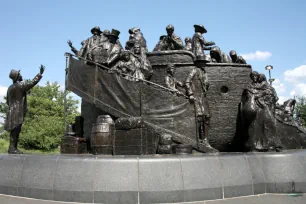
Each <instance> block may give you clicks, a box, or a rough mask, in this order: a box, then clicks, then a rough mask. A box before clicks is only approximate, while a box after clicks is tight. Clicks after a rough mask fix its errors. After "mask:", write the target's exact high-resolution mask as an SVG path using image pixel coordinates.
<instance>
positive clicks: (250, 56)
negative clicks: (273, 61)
mask: <svg viewBox="0 0 306 204" xmlns="http://www.w3.org/2000/svg"><path fill="white" fill-rule="evenodd" d="M241 56H242V57H243V58H244V59H246V60H266V59H268V58H270V57H271V56H272V53H271V52H267V51H263V52H262V51H259V50H257V51H256V52H255V53H254V52H251V53H247V54H242V55H241Z"/></svg>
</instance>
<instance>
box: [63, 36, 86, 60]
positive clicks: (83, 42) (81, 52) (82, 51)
mask: <svg viewBox="0 0 306 204" xmlns="http://www.w3.org/2000/svg"><path fill="white" fill-rule="evenodd" d="M67 43H68V45H69V47H70V48H71V51H72V52H73V53H74V54H75V55H77V56H80V57H83V56H81V55H82V54H83V53H84V48H85V46H86V40H83V41H82V42H81V45H82V47H81V49H80V51H78V50H77V49H76V48H75V47H74V46H73V45H72V42H71V41H70V40H68V41H67Z"/></svg>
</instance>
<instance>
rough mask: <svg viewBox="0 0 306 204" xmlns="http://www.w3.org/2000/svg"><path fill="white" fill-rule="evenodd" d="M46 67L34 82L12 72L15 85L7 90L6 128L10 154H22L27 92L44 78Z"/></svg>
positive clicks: (42, 67) (11, 76)
mask: <svg viewBox="0 0 306 204" xmlns="http://www.w3.org/2000/svg"><path fill="white" fill-rule="evenodd" d="M44 70H45V67H44V66H43V65H41V66H40V73H39V74H37V75H36V76H35V77H34V79H33V80H32V81H23V78H22V76H21V74H20V71H16V70H14V69H12V70H11V72H10V75H9V77H10V78H11V79H12V80H13V84H12V85H11V86H10V87H9V88H8V90H7V104H8V112H7V116H6V120H5V125H4V128H5V130H6V131H8V132H10V146H9V149H8V153H9V154H22V152H21V151H19V150H18V149H17V144H18V139H19V133H20V131H21V126H22V123H23V121H24V118H25V115H26V112H27V92H28V91H29V90H30V89H31V88H33V87H34V86H35V85H36V84H37V83H38V82H39V81H40V79H41V78H42V74H43V73H44Z"/></svg>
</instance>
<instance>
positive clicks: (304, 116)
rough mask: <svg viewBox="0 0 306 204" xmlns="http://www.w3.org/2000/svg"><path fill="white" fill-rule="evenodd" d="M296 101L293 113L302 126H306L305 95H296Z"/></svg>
mask: <svg viewBox="0 0 306 204" xmlns="http://www.w3.org/2000/svg"><path fill="white" fill-rule="evenodd" d="M296 101H297V103H296V106H295V113H296V116H297V119H298V120H299V122H300V123H301V124H302V126H304V127H306V97H305V96H301V97H297V99H296Z"/></svg>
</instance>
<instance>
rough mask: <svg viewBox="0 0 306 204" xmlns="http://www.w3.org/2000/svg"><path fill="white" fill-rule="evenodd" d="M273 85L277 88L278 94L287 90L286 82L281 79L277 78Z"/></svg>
mask: <svg viewBox="0 0 306 204" xmlns="http://www.w3.org/2000/svg"><path fill="white" fill-rule="evenodd" d="M272 86H273V87H274V88H275V90H276V92H277V94H283V93H285V92H286V90H287V89H286V86H285V84H283V83H282V82H281V81H280V80H279V79H275V81H273V84H272Z"/></svg>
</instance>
